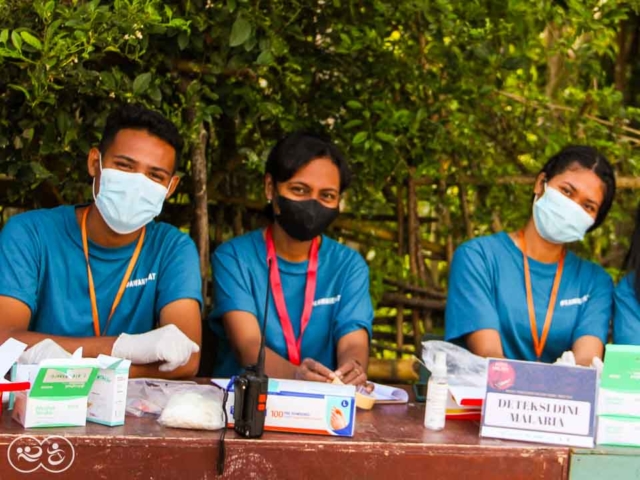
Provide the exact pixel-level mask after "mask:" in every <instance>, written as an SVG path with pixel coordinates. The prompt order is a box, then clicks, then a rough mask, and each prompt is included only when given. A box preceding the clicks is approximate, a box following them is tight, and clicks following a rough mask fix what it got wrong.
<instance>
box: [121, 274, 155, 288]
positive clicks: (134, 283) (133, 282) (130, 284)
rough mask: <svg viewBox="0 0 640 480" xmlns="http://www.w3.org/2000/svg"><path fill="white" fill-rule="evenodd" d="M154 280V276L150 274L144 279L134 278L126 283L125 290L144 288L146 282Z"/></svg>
mask: <svg viewBox="0 0 640 480" xmlns="http://www.w3.org/2000/svg"><path fill="white" fill-rule="evenodd" d="M155 279H156V274H155V272H154V273H150V274H149V276H147V277H146V278H136V279H134V280H129V281H128V282H127V288H132V287H144V286H145V285H146V284H147V283H148V282H153V281H155Z"/></svg>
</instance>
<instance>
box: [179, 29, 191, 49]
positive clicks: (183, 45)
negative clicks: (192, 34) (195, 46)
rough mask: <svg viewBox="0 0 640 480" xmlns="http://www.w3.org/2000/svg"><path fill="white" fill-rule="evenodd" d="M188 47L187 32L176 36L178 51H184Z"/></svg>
mask: <svg viewBox="0 0 640 480" xmlns="http://www.w3.org/2000/svg"><path fill="white" fill-rule="evenodd" d="M188 45H189V34H188V33H187V32H182V33H181V34H180V35H178V48H179V49H180V50H184V49H185V48H187V46H188Z"/></svg>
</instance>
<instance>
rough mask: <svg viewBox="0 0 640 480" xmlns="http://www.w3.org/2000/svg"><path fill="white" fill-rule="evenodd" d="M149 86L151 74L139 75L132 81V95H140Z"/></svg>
mask: <svg viewBox="0 0 640 480" xmlns="http://www.w3.org/2000/svg"><path fill="white" fill-rule="evenodd" d="M149 84H151V73H150V72H146V73H141V74H140V75H138V76H137V77H136V79H135V80H134V81H133V93H134V94H136V95H142V94H143V93H144V92H146V91H147V89H148V88H149Z"/></svg>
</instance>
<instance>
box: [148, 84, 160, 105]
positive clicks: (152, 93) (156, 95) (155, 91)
mask: <svg viewBox="0 0 640 480" xmlns="http://www.w3.org/2000/svg"><path fill="white" fill-rule="evenodd" d="M149 97H151V100H153V101H154V102H156V103H157V104H160V102H162V92H161V91H160V89H159V88H158V87H157V86H153V87H152V88H151V90H149Z"/></svg>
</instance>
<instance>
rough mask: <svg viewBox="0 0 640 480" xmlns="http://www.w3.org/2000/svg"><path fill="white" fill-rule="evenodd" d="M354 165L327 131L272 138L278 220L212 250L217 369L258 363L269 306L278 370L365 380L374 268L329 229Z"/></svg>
mask: <svg viewBox="0 0 640 480" xmlns="http://www.w3.org/2000/svg"><path fill="white" fill-rule="evenodd" d="M350 175H351V174H350V171H349V166H348V163H347V160H346V158H344V156H343V155H342V153H341V152H340V151H339V150H338V148H337V147H336V146H335V145H333V143H331V142H330V141H328V140H327V139H325V138H323V137H318V136H316V135H311V134H308V133H293V134H290V135H288V136H287V137H285V138H284V139H282V140H281V141H280V142H278V143H277V144H276V146H275V147H274V148H273V150H272V151H271V153H270V154H269V157H268V159H267V165H266V168H265V184H264V185H265V197H266V198H267V201H268V202H269V207H270V208H269V210H270V212H269V217H270V218H271V220H272V222H271V223H270V225H269V226H268V227H267V228H266V229H259V230H255V231H253V232H249V233H247V234H245V235H243V236H240V237H236V238H234V239H232V240H230V241H228V242H226V243H224V244H222V245H220V246H219V247H218V248H217V249H216V251H215V253H214V254H213V255H212V270H213V282H214V298H215V308H214V311H213V312H212V314H211V316H210V325H211V328H212V329H213V331H214V332H215V333H216V335H217V336H218V338H220V339H221V342H220V344H221V345H220V349H219V351H218V355H217V361H216V365H215V370H214V376H231V375H236V374H238V373H240V372H241V371H242V368H243V366H246V365H249V364H251V363H255V361H256V357H257V354H258V348H259V346H260V338H261V331H260V324H261V323H262V322H263V319H264V317H265V315H266V316H267V320H266V327H265V331H264V335H265V339H266V347H267V349H266V365H265V369H266V373H267V374H268V375H269V376H271V377H276V378H294V379H299V380H314V381H322V382H326V381H333V380H334V379H335V378H336V377H338V378H339V379H340V380H341V381H342V382H343V383H347V384H354V385H364V384H365V383H366V379H367V375H366V369H367V362H368V360H369V339H370V336H371V324H372V321H373V308H372V305H371V297H370V295H369V268H368V266H367V264H366V262H365V261H364V259H363V258H362V256H361V255H360V254H359V253H358V252H356V251H355V250H352V249H351V248H349V247H347V246H345V245H342V244H340V243H338V242H336V241H335V240H332V239H331V238H329V237H327V236H326V235H323V232H324V231H325V230H326V228H327V227H328V226H329V224H330V223H331V222H332V221H333V220H334V219H335V218H336V217H337V216H338V214H339V204H340V198H341V195H342V193H343V192H344V190H345V189H346V188H347V187H348V185H349V181H350ZM269 265H270V266H269ZM267 289H268V290H269V305H268V307H267V306H266V305H265V299H266V295H267Z"/></svg>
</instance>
